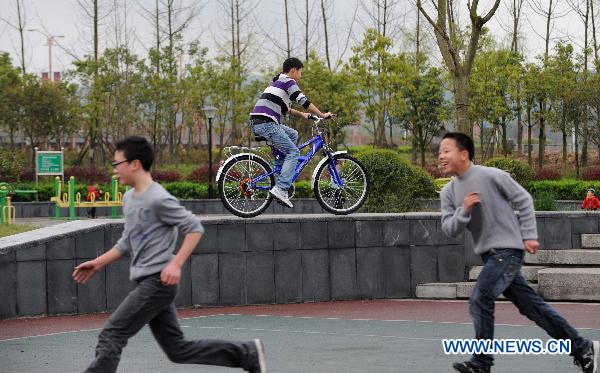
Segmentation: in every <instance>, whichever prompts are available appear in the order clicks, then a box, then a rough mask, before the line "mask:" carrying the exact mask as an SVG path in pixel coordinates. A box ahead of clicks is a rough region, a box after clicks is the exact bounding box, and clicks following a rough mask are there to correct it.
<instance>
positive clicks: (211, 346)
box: [73, 136, 266, 373]
mask: <svg viewBox="0 0 600 373" xmlns="http://www.w3.org/2000/svg"><path fill="white" fill-rule="evenodd" d="M153 161H154V152H153V149H152V147H151V146H150V144H149V143H148V141H146V139H144V138H142V137H137V136H132V137H128V138H126V139H124V140H122V141H120V142H118V143H117V146H116V151H115V155H114V162H113V164H112V165H113V167H114V172H115V174H116V175H117V176H118V177H119V181H120V182H121V183H122V184H125V185H129V186H131V187H132V189H130V190H129V191H128V192H127V193H125V195H124V196H123V214H124V215H125V229H124V230H123V234H122V236H121V238H120V239H119V241H118V242H117V243H116V245H115V246H114V247H113V248H112V249H110V250H109V251H107V252H106V253H104V254H102V255H100V256H99V257H97V258H96V259H94V260H90V261H87V262H84V263H81V264H80V265H78V266H77V267H75V270H74V271H73V278H74V279H75V281H76V282H77V283H85V282H87V281H88V280H89V279H90V278H92V277H93V276H94V275H95V274H96V272H98V271H99V270H100V269H101V268H103V267H104V266H106V265H108V264H110V263H112V262H114V261H116V260H118V259H119V258H121V257H122V256H123V255H125V254H127V253H128V254H129V255H130V256H131V266H130V278H131V280H133V281H134V282H135V284H136V286H135V288H134V289H133V290H132V291H131V292H130V293H129V294H128V295H127V297H126V298H125V299H124V300H123V302H122V303H121V304H120V305H119V307H118V308H117V309H116V310H115V311H114V312H113V314H112V315H111V316H110V318H109V319H108V321H107V323H106V324H105V326H104V328H103V329H102V331H101V332H100V335H99V337H98V345H97V346H96V358H95V359H94V361H93V362H92V363H91V365H90V366H89V367H88V368H87V370H86V372H102V373H108V372H115V371H116V370H117V366H118V364H119V360H120V358H121V351H122V349H123V347H125V345H126V344H127V341H128V339H129V338H131V337H133V336H134V335H135V334H136V333H137V332H138V331H139V330H140V329H141V328H142V327H143V326H144V325H146V324H148V325H149V326H150V330H151V331H152V334H153V335H154V338H155V339H156V340H157V342H158V343H159V345H160V347H161V348H162V350H163V351H164V352H165V354H166V355H167V356H168V358H169V359H170V360H171V361H173V362H175V363H181V364H206V365H217V366H225V367H239V368H243V369H245V370H247V371H248V372H250V373H265V372H266V366H265V357H264V349H263V345H262V343H261V341H260V340H258V339H256V340H254V341H251V342H235V341H225V340H217V339H202V340H194V341H187V340H185V339H184V335H183V332H182V331H181V329H180V327H179V323H178V321H177V312H176V309H175V304H174V303H173V301H174V299H175V295H176V294H177V284H178V283H179V280H180V278H181V267H182V266H183V264H184V263H185V261H186V260H187V259H188V257H189V256H190V255H191V253H192V252H193V251H194V249H195V247H196V246H197V245H198V242H199V241H200V238H201V237H202V233H203V232H204V228H203V227H202V224H201V223H200V221H199V220H198V219H197V218H196V217H195V216H194V215H192V213H190V212H189V211H188V210H186V209H184V208H183V207H182V206H181V205H180V204H179V202H178V201H177V199H176V198H175V197H173V196H172V195H171V194H169V193H168V192H167V191H166V190H165V189H164V188H163V187H162V186H161V185H160V184H158V183H156V182H154V180H152V176H151V174H150V168H151V167H152V163H153ZM177 228H179V229H180V230H181V231H182V232H183V234H184V235H185V237H184V239H183V243H182V244H181V248H180V249H179V251H178V252H177V254H174V253H173V251H174V249H175V243H176V241H177Z"/></svg>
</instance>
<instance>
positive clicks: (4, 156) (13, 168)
mask: <svg viewBox="0 0 600 373" xmlns="http://www.w3.org/2000/svg"><path fill="white" fill-rule="evenodd" d="M22 170H23V165H22V164H21V161H20V160H19V159H18V158H17V157H16V156H15V154H14V153H13V152H10V151H8V150H5V149H0V182H14V181H16V180H17V179H18V178H19V175H20V174H21V171H22Z"/></svg>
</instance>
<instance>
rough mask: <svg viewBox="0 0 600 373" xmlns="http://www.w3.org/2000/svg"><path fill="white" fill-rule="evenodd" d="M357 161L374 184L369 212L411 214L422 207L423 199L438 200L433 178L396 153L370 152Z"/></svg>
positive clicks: (367, 209) (386, 151)
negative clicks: (408, 212)
mask: <svg viewBox="0 0 600 373" xmlns="http://www.w3.org/2000/svg"><path fill="white" fill-rule="evenodd" d="M356 158H358V160H359V161H361V162H362V163H363V164H364V165H365V167H366V168H367V172H368V173H369V177H370V180H371V189H370V191H369V198H368V199H367V202H366V203H365V205H364V210H365V211H368V212H405V211H411V210H414V209H417V208H418V207H419V205H420V201H421V200H422V199H425V198H435V197H436V193H435V183H434V180H433V178H432V177H431V176H429V175H428V174H427V173H426V172H425V171H423V170H422V169H420V168H418V167H415V166H413V165H411V164H410V163H408V162H407V161H405V160H403V159H402V158H401V157H400V155H399V154H398V152H396V151H394V150H381V149H374V150H369V151H365V152H362V153H359V154H357V155H356Z"/></svg>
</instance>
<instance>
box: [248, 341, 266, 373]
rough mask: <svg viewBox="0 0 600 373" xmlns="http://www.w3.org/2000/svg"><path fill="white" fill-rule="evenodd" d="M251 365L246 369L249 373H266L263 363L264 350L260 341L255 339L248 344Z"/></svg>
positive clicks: (264, 362) (264, 363)
mask: <svg viewBox="0 0 600 373" xmlns="http://www.w3.org/2000/svg"><path fill="white" fill-rule="evenodd" d="M248 348H249V349H250V356H251V361H252V364H250V368H248V372H250V373H267V363H266V361H265V348H264V346H263V344H262V342H261V341H260V339H255V340H254V341H252V342H249V343H248Z"/></svg>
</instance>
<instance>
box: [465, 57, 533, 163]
mask: <svg viewBox="0 0 600 373" xmlns="http://www.w3.org/2000/svg"><path fill="white" fill-rule="evenodd" d="M521 60H522V58H521V56H520V55H518V54H516V53H514V52H512V51H509V50H494V49H491V50H484V51H481V52H480V53H479V54H478V56H477V58H476V60H475V65H474V67H473V71H472V73H471V77H470V80H469V94H470V97H471V100H470V106H469V115H470V117H471V118H472V120H473V121H474V122H475V123H477V125H478V126H479V127H480V139H481V149H482V151H481V157H482V161H485V159H487V158H489V157H491V156H493V155H494V143H495V140H496V139H497V138H498V136H497V134H498V133H499V132H500V134H501V136H502V153H503V154H504V156H506V155H507V154H508V151H509V150H508V134H507V124H508V122H509V121H510V120H511V119H512V118H513V117H514V116H515V114H516V112H515V111H516V107H518V105H519V103H518V102H517V103H515V100H516V98H517V97H518V94H517V90H518V84H519V78H520V72H521ZM486 122H487V123H490V124H491V128H490V129H489V130H486V128H485V124H486Z"/></svg>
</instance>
